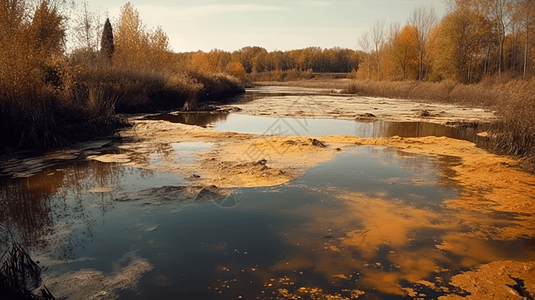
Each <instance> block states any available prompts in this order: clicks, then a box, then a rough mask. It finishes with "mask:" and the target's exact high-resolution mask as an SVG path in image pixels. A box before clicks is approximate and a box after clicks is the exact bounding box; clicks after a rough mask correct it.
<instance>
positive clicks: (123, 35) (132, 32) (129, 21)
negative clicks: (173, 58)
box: [114, 2, 150, 67]
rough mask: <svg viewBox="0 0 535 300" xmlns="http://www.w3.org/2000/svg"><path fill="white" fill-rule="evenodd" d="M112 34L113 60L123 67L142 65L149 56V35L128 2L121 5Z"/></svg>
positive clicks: (144, 64)
mask: <svg viewBox="0 0 535 300" xmlns="http://www.w3.org/2000/svg"><path fill="white" fill-rule="evenodd" d="M116 29H117V34H115V35H114V45H115V47H114V48H115V53H114V57H115V59H114V61H115V62H117V63H119V64H120V65H123V66H125V67H143V66H145V67H146V65H147V59H148V58H149V54H150V49H149V36H148V34H147V33H146V30H145V25H143V23H142V22H141V18H140V17H139V13H138V11H137V10H136V9H135V8H134V6H133V5H132V4H131V3H130V2H128V3H126V4H125V5H124V6H123V7H121V15H120V17H119V22H118V24H117V26H116Z"/></svg>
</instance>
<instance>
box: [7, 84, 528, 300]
mask: <svg viewBox="0 0 535 300" xmlns="http://www.w3.org/2000/svg"><path fill="white" fill-rule="evenodd" d="M130 119H131V122H132V123H133V125H134V126H133V127H132V128H128V129H125V130H122V131H121V132H119V133H118V135H119V136H120V139H118V138H110V139H104V140H101V141H94V142H91V143H83V144H79V145H76V146H73V147H72V148H69V149H60V150H54V151H50V152H48V153H45V154H40V155H35V154H32V153H14V154H10V155H6V156H3V157H2V160H1V164H2V170H3V174H2V177H1V178H2V182H1V187H0V191H1V192H0V206H1V208H2V209H1V210H0V211H1V212H0V237H1V238H2V241H5V242H4V243H7V242H11V241H15V242H18V243H21V244H23V245H25V246H26V247H27V248H28V249H29V250H30V253H31V256H32V259H34V260H36V261H39V264H40V266H41V267H42V268H43V282H42V283H43V284H44V285H46V286H47V287H48V288H49V289H50V290H51V292H52V293H53V294H54V295H55V296H56V298H61V297H63V296H66V297H70V298H72V299H116V298H117V297H118V298H119V299H153V298H161V299H177V298H180V299H182V298H184V299H357V298H358V299H437V298H440V299H463V298H467V299H491V298H492V297H494V298H495V299H503V298H504V297H509V299H523V297H531V296H530V295H533V293H534V292H535V240H534V239H533V237H534V234H535V206H534V205H533V201H534V195H535V176H534V175H532V174H528V173H525V172H523V171H522V170H520V169H519V168H518V166H519V163H518V161H516V160H514V159H512V158H508V157H503V156H498V155H494V154H491V153H489V152H488V151H487V150H485V147H486V144H487V142H488V140H487V138H486V129H487V127H488V126H487V125H486V124H488V123H489V122H491V121H492V120H495V119H496V116H495V115H494V114H493V112H490V111H484V110H480V109H477V108H476V109H474V108H468V107H457V106H448V105H429V104H422V103H418V102H411V101H407V100H393V99H378V98H358V97H354V96H347V95H341V94H339V93H334V92H333V91H330V90H320V89H303V88H300V89H292V88H289V87H282V88H277V87H259V88H255V89H251V90H249V91H248V92H247V93H246V94H245V95H243V96H242V97H241V98H239V99H234V102H233V103H231V104H228V105H224V106H222V107H220V108H219V109H216V110H213V111H209V112H202V113H180V112H166V113H160V114H152V115H135V116H130ZM447 122H451V123H450V124H452V123H454V124H464V123H466V124H477V126H472V125H471V126H469V127H468V128H465V127H463V128H459V127H452V126H447V125H446V123H447ZM528 299H529V298H528Z"/></svg>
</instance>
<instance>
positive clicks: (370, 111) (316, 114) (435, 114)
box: [229, 87, 497, 124]
mask: <svg viewBox="0 0 535 300" xmlns="http://www.w3.org/2000/svg"><path fill="white" fill-rule="evenodd" d="M266 89H268V90H269V88H266V87H264V88H263V92H265V91H266ZM301 89H302V90H303V91H304V90H307V94H306V95H295V96H284V97H282V96H277V97H265V98H261V99H257V100H255V101H252V102H249V103H243V104H233V105H229V106H230V107H239V108H240V109H241V113H244V114H249V115H258V116H271V117H298V118H325V119H346V120H355V119H359V120H384V121H400V122H407V121H425V122H431V123H438V124H446V123H448V122H449V123H450V124H452V122H453V123H454V124H455V123H460V124H469V123H474V122H484V123H487V122H491V121H494V120H496V119H497V117H496V116H495V114H494V112H493V111H490V110H484V109H480V108H470V107H462V106H459V105H452V104H440V103H433V104H430V103H422V102H418V101H413V100H402V99H388V98H372V97H358V96H354V95H340V94H336V92H338V91H335V90H328V89H327V90H325V89H311V88H307V89H305V88H301ZM276 90H277V91H282V90H284V88H281V87H277V88H276ZM311 91H312V92H313V93H317V95H314V94H312V95H310V94H311ZM330 92H332V93H334V94H330V95H325V93H330ZM322 93H323V94H322Z"/></svg>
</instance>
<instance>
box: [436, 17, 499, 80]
mask: <svg viewBox="0 0 535 300" xmlns="http://www.w3.org/2000/svg"><path fill="white" fill-rule="evenodd" d="M488 28H489V23H488V20H487V19H486V18H485V17H484V16H482V15H481V14H479V13H476V12H474V11H469V10H466V9H461V10H459V11H456V12H452V13H450V14H449V15H447V16H446V17H445V18H444V19H443V20H442V21H441V22H440V24H439V25H438V26H437V27H436V28H435V29H434V30H433V32H432V34H431V36H432V37H433V38H430V43H429V50H430V51H431V52H432V55H431V56H432V68H433V70H432V74H430V76H431V78H432V79H433V80H441V79H452V80H455V81H459V82H461V83H473V82H477V81H478V80H479V79H480V78H481V76H482V68H481V66H482V65H483V62H484V57H485V55H484V53H485V41H486V39H487V35H488Z"/></svg>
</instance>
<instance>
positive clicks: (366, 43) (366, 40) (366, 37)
mask: <svg viewBox="0 0 535 300" xmlns="http://www.w3.org/2000/svg"><path fill="white" fill-rule="evenodd" d="M359 46H360V49H361V50H362V52H364V53H365V55H366V57H365V59H366V68H367V72H366V79H370V64H371V59H370V56H371V53H370V51H371V41H370V34H369V32H368V31H366V32H365V33H364V34H363V35H361V36H360V38H359Z"/></svg>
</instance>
